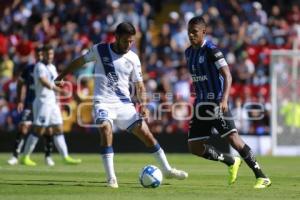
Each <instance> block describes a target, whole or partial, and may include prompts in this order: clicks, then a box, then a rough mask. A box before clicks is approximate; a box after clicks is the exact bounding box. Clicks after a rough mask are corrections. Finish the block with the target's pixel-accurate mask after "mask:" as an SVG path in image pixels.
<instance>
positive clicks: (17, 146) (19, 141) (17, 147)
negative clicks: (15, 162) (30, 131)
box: [13, 132, 25, 158]
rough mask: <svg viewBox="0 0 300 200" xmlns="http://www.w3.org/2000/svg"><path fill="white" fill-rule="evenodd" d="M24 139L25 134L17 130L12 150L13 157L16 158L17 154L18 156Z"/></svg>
mask: <svg viewBox="0 0 300 200" xmlns="http://www.w3.org/2000/svg"><path fill="white" fill-rule="evenodd" d="M24 139H25V135H23V134H22V133H20V132H18V133H17V137H16V140H15V145H14V150H13V156H14V157H15V158H18V156H19V154H20V152H21V149H22V147H23V145H24Z"/></svg>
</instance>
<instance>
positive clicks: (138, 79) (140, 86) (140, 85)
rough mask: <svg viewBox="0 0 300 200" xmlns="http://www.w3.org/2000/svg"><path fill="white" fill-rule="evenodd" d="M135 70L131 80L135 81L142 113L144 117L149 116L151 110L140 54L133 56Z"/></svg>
mask: <svg viewBox="0 0 300 200" xmlns="http://www.w3.org/2000/svg"><path fill="white" fill-rule="evenodd" d="M133 59H134V60H133V62H132V64H133V71H132V73H131V80H132V81H133V82H134V83H135V88H136V96H137V99H138V101H139V103H140V113H141V115H142V116H143V117H144V118H148V116H149V110H148V108H147V94H146V88H145V85H144V82H143V73H142V65H141V61H140V59H139V58H138V56H136V57H134V58H133Z"/></svg>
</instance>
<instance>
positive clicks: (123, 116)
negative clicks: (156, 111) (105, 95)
mask: <svg viewBox="0 0 300 200" xmlns="http://www.w3.org/2000/svg"><path fill="white" fill-rule="evenodd" d="M93 112H94V121H95V123H96V124H99V123H101V122H102V121H106V120H107V121H109V122H110V123H111V126H113V125H114V123H115V125H116V126H117V127H118V128H120V129H121V130H128V131H131V128H133V125H134V124H135V123H136V122H139V121H141V120H142V118H141V117H140V114H139V113H138V112H137V111H136V109H135V107H134V106H133V104H130V103H129V104H124V103H118V104H106V103H95V104H94V110H93Z"/></svg>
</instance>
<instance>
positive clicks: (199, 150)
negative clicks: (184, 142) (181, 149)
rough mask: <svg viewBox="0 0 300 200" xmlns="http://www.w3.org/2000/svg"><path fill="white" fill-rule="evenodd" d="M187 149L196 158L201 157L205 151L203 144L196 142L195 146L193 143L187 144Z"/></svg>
mask: <svg viewBox="0 0 300 200" xmlns="http://www.w3.org/2000/svg"><path fill="white" fill-rule="evenodd" d="M188 147H189V151H190V152H191V153H192V154H194V155H196V156H202V155H203V153H204V151H205V146H204V143H199V142H197V144H195V143H193V142H189V144H188Z"/></svg>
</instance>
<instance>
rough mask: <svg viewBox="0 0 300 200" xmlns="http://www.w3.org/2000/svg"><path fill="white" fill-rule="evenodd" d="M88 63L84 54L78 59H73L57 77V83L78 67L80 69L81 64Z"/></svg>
mask: <svg viewBox="0 0 300 200" xmlns="http://www.w3.org/2000/svg"><path fill="white" fill-rule="evenodd" d="M85 63H86V61H85V59H84V56H80V57H78V58H76V59H74V60H73V61H71V63H70V64H69V65H68V66H67V67H66V68H65V69H64V70H63V71H62V72H61V73H60V74H59V75H58V76H57V78H56V79H55V83H56V84H57V83H59V82H60V81H62V80H63V78H64V77H65V76H66V75H67V74H69V73H71V72H74V71H76V70H77V69H79V68H80V67H81V66H83V65H84V64H85Z"/></svg>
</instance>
